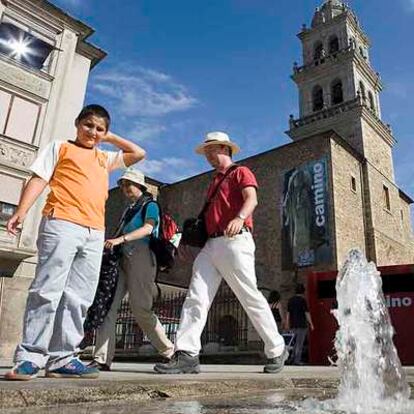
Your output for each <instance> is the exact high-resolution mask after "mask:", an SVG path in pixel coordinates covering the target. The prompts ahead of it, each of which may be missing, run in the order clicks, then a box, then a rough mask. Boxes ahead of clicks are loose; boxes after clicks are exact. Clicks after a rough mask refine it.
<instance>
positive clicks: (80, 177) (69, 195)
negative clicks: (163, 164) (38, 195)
mask: <svg viewBox="0 0 414 414" xmlns="http://www.w3.org/2000/svg"><path fill="white" fill-rule="evenodd" d="M121 167H125V165H124V163H123V156H122V152H121V151H120V152H118V153H116V152H109V151H101V150H99V149H97V148H92V149H90V148H84V147H81V146H78V145H76V144H75V143H73V142H70V141H66V142H57V141H55V142H52V143H51V144H49V145H48V146H46V148H45V149H44V150H43V151H42V153H41V154H40V155H39V157H38V158H37V159H36V161H35V162H34V164H33V165H32V167H31V170H32V172H34V173H35V174H36V175H38V176H40V177H41V178H43V179H45V180H46V181H48V182H49V187H50V193H49V194H48V196H47V200H46V205H45V207H44V209H43V215H44V216H49V217H55V218H58V219H61V220H67V221H70V222H73V223H76V224H80V225H82V226H86V227H91V228H94V229H98V230H104V229H105V202H106V199H107V198H108V177H109V172H110V171H111V170H113V169H115V168H121Z"/></svg>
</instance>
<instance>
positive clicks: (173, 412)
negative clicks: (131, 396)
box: [2, 390, 339, 414]
mask: <svg viewBox="0 0 414 414" xmlns="http://www.w3.org/2000/svg"><path fill="white" fill-rule="evenodd" d="M310 396H312V397H315V398H316V397H317V398H321V399H325V398H327V394H326V393H325V392H323V391H317V392H315V391H314V390H302V391H301V393H300V395H298V394H297V393H295V392H289V391H284V392H282V391H277V390H274V391H272V392H267V393H260V394H256V395H249V396H244V397H231V396H227V397H226V398H212V397H209V398H201V399H197V400H176V401H168V400H163V401H158V402H153V403H139V404H137V403H128V404H123V403H121V402H120V403H118V404H105V405H101V404H98V405H89V404H88V405H71V406H66V407H59V408H58V410H59V414H75V413H76V414H132V413H136V414H160V413H162V414H278V413H284V414H290V413H296V414H299V413H300V414H305V411H303V407H301V400H302V399H303V398H308V397H310ZM45 412H46V411H45V408H38V409H35V410H33V408H26V409H13V410H4V411H2V414H29V413H31V414H41V413H45ZM311 412H312V413H313V414H314V413H315V414H316V412H317V411H314V410H312V411H311ZM331 413H335V412H334V411H331ZM338 413H339V411H338Z"/></svg>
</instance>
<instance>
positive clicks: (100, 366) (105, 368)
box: [87, 360, 111, 371]
mask: <svg viewBox="0 0 414 414" xmlns="http://www.w3.org/2000/svg"><path fill="white" fill-rule="evenodd" d="M87 366H88V368H98V369H99V371H110V370H111V366H110V365H107V364H102V363H101V362H98V361H95V360H93V361H92V362H89V364H88V365H87Z"/></svg>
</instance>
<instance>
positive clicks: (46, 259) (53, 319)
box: [14, 217, 104, 370]
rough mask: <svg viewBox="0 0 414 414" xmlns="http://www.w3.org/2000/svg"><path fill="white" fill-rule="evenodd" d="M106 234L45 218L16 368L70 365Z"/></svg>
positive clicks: (41, 229)
mask: <svg viewBox="0 0 414 414" xmlns="http://www.w3.org/2000/svg"><path fill="white" fill-rule="evenodd" d="M103 243H104V232H103V231H100V230H95V229H91V228H89V227H84V226H80V225H78V224H75V223H71V222H69V221H65V220H59V219H55V218H46V217H44V218H43V219H42V221H41V223H40V227H39V236H38V240H37V247H38V264H37V267H36V275H35V278H34V280H33V282H32V284H31V286H30V289H29V295H28V298H27V303H26V311H25V316H24V324H23V340H22V343H21V344H19V345H18V346H17V348H16V352H15V358H14V359H15V362H20V361H31V362H33V363H35V364H36V365H37V366H39V367H40V368H44V367H46V369H48V370H54V369H57V368H60V367H62V366H63V365H65V364H66V363H67V362H69V361H70V360H71V359H72V358H73V357H74V356H75V354H76V352H77V350H78V345H79V344H80V342H81V340H82V338H83V322H84V320H85V317H86V312H87V310H88V308H89V306H90V305H91V304H92V302H93V299H94V296H95V292H96V288H97V284H98V279H99V271H100V266H101V259H102V249H103Z"/></svg>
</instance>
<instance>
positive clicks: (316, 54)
mask: <svg viewBox="0 0 414 414" xmlns="http://www.w3.org/2000/svg"><path fill="white" fill-rule="evenodd" d="M323 54H324V52H323V44H322V42H317V43H316V44H315V47H314V48H313V60H320V59H322V58H323V57H324V56H323Z"/></svg>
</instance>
